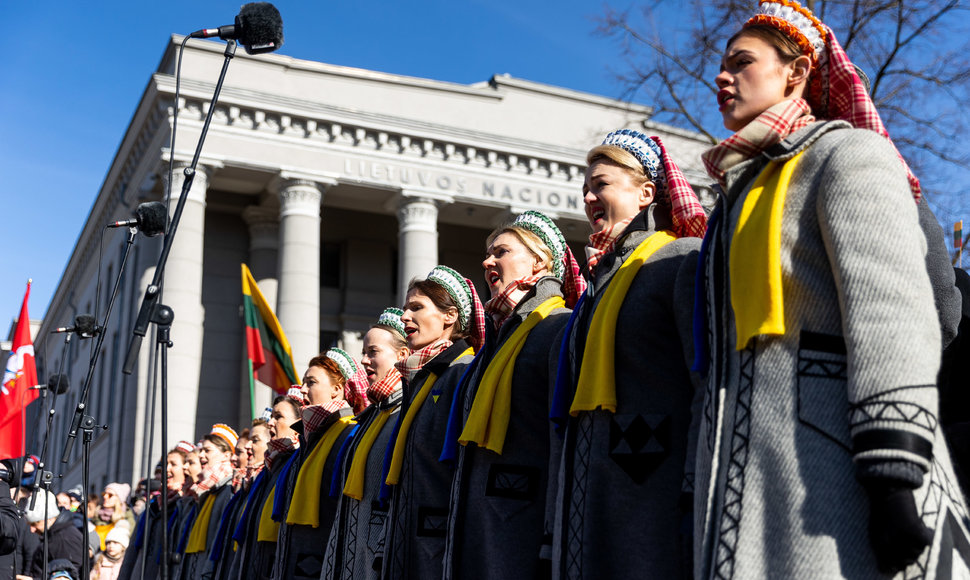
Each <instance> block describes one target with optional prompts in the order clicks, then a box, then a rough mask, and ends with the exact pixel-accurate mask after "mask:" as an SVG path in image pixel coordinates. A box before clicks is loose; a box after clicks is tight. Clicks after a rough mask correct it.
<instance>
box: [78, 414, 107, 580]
mask: <svg viewBox="0 0 970 580" xmlns="http://www.w3.org/2000/svg"><path fill="white" fill-rule="evenodd" d="M102 427H103V428H104V429H107V426H106V425H104V426H102ZM78 429H79V430H80V431H81V482H82V483H81V487H83V488H84V490H85V493H87V490H88V489H89V485H90V478H91V442H92V441H94V417H92V416H91V415H84V416H82V417H81V423H80V425H79V427H78ZM82 499H83V501H82V502H81V505H82V506H83V507H84V522H85V525H84V530H83V532H84V538H83V539H84V546H83V547H82V549H81V578H82V579H83V580H88V578H90V577H91V560H90V557H89V556H88V534H89V533H90V532H88V528H87V521H88V517H89V514H88V502H87V498H86V497H85V498H82Z"/></svg>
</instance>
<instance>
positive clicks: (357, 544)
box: [320, 389, 404, 580]
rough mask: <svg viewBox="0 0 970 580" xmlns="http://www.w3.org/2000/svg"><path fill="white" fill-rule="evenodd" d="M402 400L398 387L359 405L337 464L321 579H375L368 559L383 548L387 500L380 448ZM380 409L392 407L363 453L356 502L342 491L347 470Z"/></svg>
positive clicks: (381, 450)
mask: <svg viewBox="0 0 970 580" xmlns="http://www.w3.org/2000/svg"><path fill="white" fill-rule="evenodd" d="M403 398H404V397H403V393H402V391H401V389H398V390H396V391H394V392H393V393H391V395H390V396H389V397H388V398H387V399H386V400H384V401H383V402H381V403H377V404H373V405H370V406H369V407H367V408H366V409H364V410H363V411H362V412H361V414H360V415H358V417H357V431H356V433H355V435H354V437H353V439H352V440H351V441H350V442H349V443H348V445H349V447H348V450H347V452H346V453H345V455H344V457H343V458H342V462H341V465H340V466H339V470H340V483H339V491H338V493H339V499H338V502H337V513H336V518H335V519H334V522H333V526H332V527H331V529H330V535H329V536H328V538H327V544H326V552H325V554H324V559H323V567H322V568H321V570H320V578H321V580H331V579H333V580H340V579H342V578H343V579H347V580H350V579H353V580H364V579H368V578H377V577H378V570H376V569H375V568H374V560H375V558H377V557H378V556H379V554H380V553H381V551H382V550H383V547H384V520H386V519H387V502H386V501H381V498H380V493H381V487H382V484H383V483H384V479H383V472H384V451H385V449H386V448H387V442H388V441H389V440H390V439H391V433H392V432H393V431H394V424H395V423H396V422H397V419H398V417H399V416H400V414H401V413H400V412H401V401H402V400H403ZM386 409H391V410H392V411H391V416H390V417H388V419H387V422H385V423H384V425H383V427H381V430H380V432H379V433H378V434H377V438H376V439H375V440H374V445H373V447H371V450H370V453H369V454H368V455H367V465H366V467H365V471H364V499H363V500H361V501H358V500H356V499H354V498H352V497H348V496H346V495H344V494H343V493H342V492H343V488H344V483H345V482H346V481H347V473H348V471H349V470H350V465H351V463H352V462H353V459H354V453H356V451H357V446H358V445H359V444H360V441H361V439H362V438H363V437H364V434H365V433H366V432H367V431H368V429H371V428H376V425H375V423H374V419H375V418H376V417H377V415H378V413H379V412H380V411H383V410H386ZM338 453H339V451H338ZM322 547H323V546H321V548H322Z"/></svg>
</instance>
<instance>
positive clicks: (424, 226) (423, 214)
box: [397, 196, 440, 235]
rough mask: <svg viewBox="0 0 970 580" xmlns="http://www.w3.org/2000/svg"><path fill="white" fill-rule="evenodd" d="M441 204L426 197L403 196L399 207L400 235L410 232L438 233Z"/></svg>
mask: <svg viewBox="0 0 970 580" xmlns="http://www.w3.org/2000/svg"><path fill="white" fill-rule="evenodd" d="M439 204H440V202H438V201H435V200H433V199H429V198H426V197H417V196H414V197H412V196H402V197H401V198H400V200H399V202H398V206H397V221H398V234H399V235H400V234H404V233H408V232H428V233H432V234H437V233H438V207H439Z"/></svg>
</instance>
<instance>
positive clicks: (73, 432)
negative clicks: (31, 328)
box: [61, 227, 138, 580]
mask: <svg viewBox="0 0 970 580" xmlns="http://www.w3.org/2000/svg"><path fill="white" fill-rule="evenodd" d="M137 233H138V229H137V228H134V227H129V228H128V240H127V243H126V244H125V253H124V255H123V256H122V258H121V267H120V268H119V269H118V278H117V279H116V280H115V285H114V288H113V289H112V290H111V298H110V299H109V300H108V307H107V309H106V310H105V313H104V323H103V324H102V325H101V329H100V330H99V331H98V332H97V335H98V340H97V343H96V344H95V346H94V351H93V352H92V353H91V361H90V363H89V364H88V374H87V377H85V379H84V386H83V388H82V389H81V396H80V397H79V399H78V403H77V408H76V409H75V410H74V417H73V418H72V419H71V428H70V429H69V430H68V432H67V441H66V442H65V444H64V453H63V454H62V455H61V463H67V460H68V457H69V456H70V454H71V450H72V449H73V448H74V440H75V439H76V438H77V432H78V429H80V430H81V433H82V444H83V452H82V454H81V487H83V488H84V493H85V494H87V493H88V486H89V485H90V475H91V474H90V471H91V442H92V441H93V440H94V428H95V426H96V425H95V420H94V417H92V416H91V415H88V414H87V409H88V396H89V394H90V392H91V381H92V379H94V370H95V367H96V366H97V364H98V358H99V357H100V355H101V345H102V344H104V336H105V332H104V331H105V329H106V328H107V326H108V319H109V318H110V317H111V310H112V307H113V306H114V303H115V300H116V299H117V298H118V291H119V290H120V289H121V278H122V276H123V275H124V273H125V266H126V265H127V264H128V256H129V254H131V247H132V245H133V244H134V243H135V235H136V234H137ZM96 330H97V329H96ZM101 428H102V429H103V430H106V429H107V428H108V426H107V425H102V426H101ZM81 506H82V509H83V514H84V522H85V523H84V526H85V527H84V530H83V532H84V540H85V547H86V545H87V534H88V530H87V521H88V502H87V500H86V499H85V501H82V502H81ZM90 574H91V564H90V558H89V557H88V551H87V550H86V549H83V550H81V578H82V579H84V580H87V579H88V578H89V577H90Z"/></svg>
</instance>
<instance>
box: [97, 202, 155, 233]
mask: <svg viewBox="0 0 970 580" xmlns="http://www.w3.org/2000/svg"><path fill="white" fill-rule="evenodd" d="M166 221H167V220H166V215H165V204H164V203H162V202H160V201H149V202H146V203H142V204H139V205H138V207H136V208H135V217H134V218H132V219H129V220H121V221H117V222H111V223H110V224H108V227H109V228H125V227H130V226H135V227H137V228H138V230H139V231H140V232H141V233H143V234H145V235H146V236H148V237H150V238H151V237H154V236H157V235H158V234H161V233H164V232H165V222H166Z"/></svg>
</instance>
